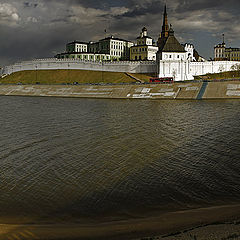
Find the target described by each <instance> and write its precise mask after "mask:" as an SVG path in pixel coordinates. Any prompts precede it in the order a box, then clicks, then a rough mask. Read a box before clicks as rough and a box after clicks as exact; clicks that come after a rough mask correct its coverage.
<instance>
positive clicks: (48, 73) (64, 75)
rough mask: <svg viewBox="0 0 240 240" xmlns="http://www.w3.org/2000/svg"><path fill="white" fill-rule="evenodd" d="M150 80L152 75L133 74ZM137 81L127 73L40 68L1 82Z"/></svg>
mask: <svg viewBox="0 0 240 240" xmlns="http://www.w3.org/2000/svg"><path fill="white" fill-rule="evenodd" d="M131 75H132V76H134V77H136V78H138V79H140V80H143V81H146V82H149V78H150V77H151V76H149V75H146V74H131ZM132 82H136V80H134V79H133V78H131V77H130V76H128V75H127V74H125V73H120V72H100V71H87V70H38V71H32V70H31V71H21V72H15V73H13V74H10V75H8V76H6V77H4V78H2V79H0V83H1V84H19V83H21V84H73V83H79V84H81V83H132Z"/></svg>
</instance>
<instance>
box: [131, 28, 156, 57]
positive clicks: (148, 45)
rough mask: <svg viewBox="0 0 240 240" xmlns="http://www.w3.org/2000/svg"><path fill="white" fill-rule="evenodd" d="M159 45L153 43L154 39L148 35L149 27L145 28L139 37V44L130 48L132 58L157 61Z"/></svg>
mask: <svg viewBox="0 0 240 240" xmlns="http://www.w3.org/2000/svg"><path fill="white" fill-rule="evenodd" d="M157 51H158V47H157V46H155V45H153V39H152V38H151V37H149V36H148V34H147V28H145V27H144V28H143V29H142V32H141V33H140V36H139V37H138V38H137V45H135V46H132V47H131V49H130V60H151V61H152V60H153V61H156V54H157Z"/></svg>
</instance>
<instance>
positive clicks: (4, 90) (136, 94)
mask: <svg viewBox="0 0 240 240" xmlns="http://www.w3.org/2000/svg"><path fill="white" fill-rule="evenodd" d="M0 95H6V96H41V97H43V96H46V97H80V98H112V99H198V100H200V99H235V98H236V99H237V98H239V99H240V80H235V81H223V82H184V83H183V82H180V83H178V82H175V83H173V84H115V85H108V84H107V85H90V84H89V85H87V84H86V85H0Z"/></svg>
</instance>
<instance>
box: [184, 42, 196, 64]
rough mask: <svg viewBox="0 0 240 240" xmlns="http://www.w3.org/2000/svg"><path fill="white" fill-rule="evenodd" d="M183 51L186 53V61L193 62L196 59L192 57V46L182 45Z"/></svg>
mask: <svg viewBox="0 0 240 240" xmlns="http://www.w3.org/2000/svg"><path fill="white" fill-rule="evenodd" d="M184 49H185V51H186V52H187V59H188V60H190V61H194V62H195V61H196V59H195V57H194V46H193V45H192V44H188V43H186V44H185V45H184Z"/></svg>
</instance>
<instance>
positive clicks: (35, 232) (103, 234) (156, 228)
mask: <svg viewBox="0 0 240 240" xmlns="http://www.w3.org/2000/svg"><path fill="white" fill-rule="evenodd" d="M239 219H240V205H228V206H217V207H209V208H199V209H193V210H186V211H176V212H170V213H163V214H160V215H158V216H157V215H155V216H149V217H148V216H146V217H145V218H133V219H129V220H121V221H112V222H99V223H97V222H95V223H88V222H87V221H84V220H81V222H79V223H70V222H67V223H63V222H62V223H48V224H44V223H42V224H34V223H30V224H24V223H19V224H18V223H12V224H0V240H5V239H20V238H21V237H25V238H28V239H35V240H40V239H69V240H70V239H98V240H100V239H104V240H108V239H111V240H120V239H121V240H123V239H124V240H128V239H129V240H130V239H144V240H147V239H149V240H150V239H165V240H170V239H171V240H175V239H184V240H187V239H189V240H192V239H198V240H203V239H204V240H213V239H218V240H219V239H239V238H237V237H239V236H240V225H239ZM2 221H3V220H1V222H2ZM5 221H7V219H5ZM2 223H3V222H2ZM149 236H151V237H149ZM155 236H158V237H155ZM231 236H236V238H234V237H231ZM229 237H230V238H229Z"/></svg>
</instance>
